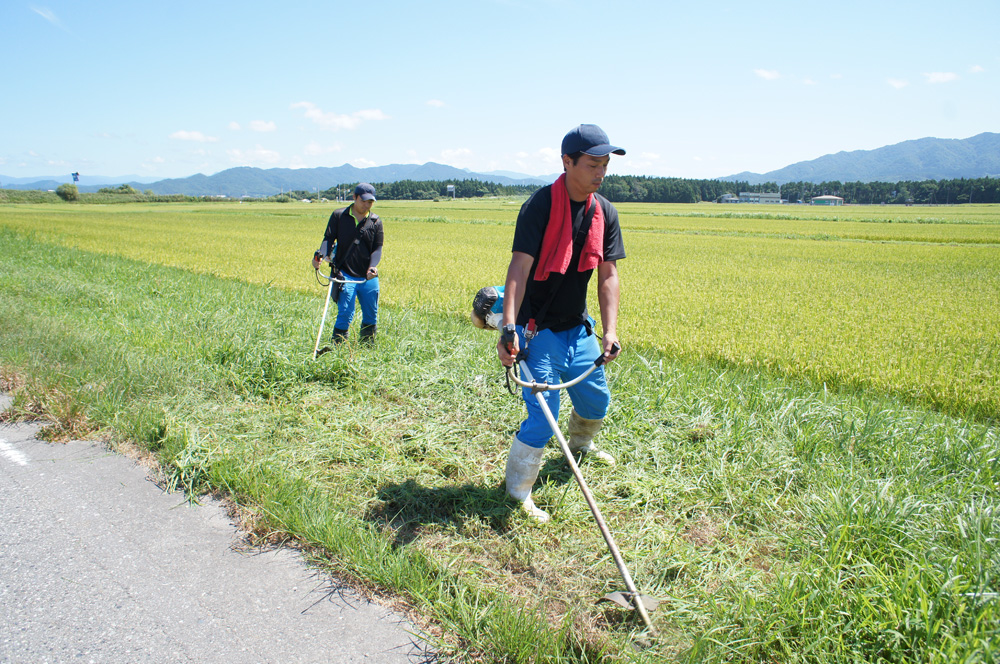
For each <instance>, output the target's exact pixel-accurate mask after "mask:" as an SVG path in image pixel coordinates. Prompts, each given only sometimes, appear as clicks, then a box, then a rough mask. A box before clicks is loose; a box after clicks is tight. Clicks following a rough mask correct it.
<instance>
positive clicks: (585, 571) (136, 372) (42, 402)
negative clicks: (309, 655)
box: [0, 224, 1000, 662]
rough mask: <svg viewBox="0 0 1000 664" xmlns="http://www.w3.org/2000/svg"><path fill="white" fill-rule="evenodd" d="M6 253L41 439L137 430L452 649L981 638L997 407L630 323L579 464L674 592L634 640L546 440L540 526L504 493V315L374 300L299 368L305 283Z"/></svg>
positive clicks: (23, 379) (30, 409)
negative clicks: (418, 617) (490, 327)
mask: <svg viewBox="0 0 1000 664" xmlns="http://www.w3.org/2000/svg"><path fill="white" fill-rule="evenodd" d="M439 226H445V225H440V224H439ZM53 256H59V260H58V261H57V263H58V265H57V266H55V267H54V265H53V260H52V259H53ZM0 270H2V273H3V275H4V276H3V279H0V376H2V378H3V380H4V382H5V384H6V385H7V387H8V389H12V390H13V392H14V395H15V407H14V410H15V412H21V413H23V414H25V415H27V416H35V415H36V414H40V415H43V416H45V417H47V418H49V419H50V420H51V421H52V422H53V426H52V427H50V431H51V434H50V435H51V436H52V437H53V438H59V437H61V436H68V435H81V434H84V433H86V432H88V431H90V432H97V433H103V434H104V435H105V436H109V437H111V438H112V439H114V440H117V441H126V440H128V441H134V442H137V443H139V444H141V445H144V446H145V447H147V448H148V449H149V450H151V451H152V452H154V453H155V454H156V455H157V456H158V457H159V458H160V460H161V462H162V464H163V465H164V468H165V469H166V472H167V473H168V477H169V479H170V482H171V483H172V484H173V485H174V486H175V487H177V488H183V489H184V490H186V491H189V492H192V494H193V495H196V494H197V493H198V492H201V491H206V490H218V491H222V492H225V493H226V494H227V495H229V496H231V497H232V498H233V500H234V501H236V502H237V503H239V504H240V505H241V506H242V509H243V510H244V512H245V514H246V515H247V518H248V520H249V522H250V523H252V524H253V525H254V528H255V530H256V532H257V534H258V535H259V536H261V537H267V538H272V539H281V538H283V537H294V538H297V539H298V540H300V541H302V542H303V543H305V544H306V545H309V546H311V547H313V551H314V552H315V553H316V555H317V556H318V557H319V559H321V560H322V561H324V564H326V565H329V566H330V567H331V568H332V569H333V570H335V571H337V572H339V573H341V574H347V575H349V576H352V577H354V578H356V579H358V580H359V582H362V583H367V584H369V585H370V586H372V587H375V588H378V589H381V590H382V591H384V592H389V593H392V594H393V595H395V596H397V597H399V598H400V599H401V600H402V601H405V602H407V603H409V604H410V605H411V606H412V607H414V608H415V609H416V610H417V611H419V612H420V613H422V614H423V615H425V616H426V617H427V620H428V621H430V624H432V625H436V626H437V627H438V628H440V629H442V630H443V632H442V634H443V636H442V637H441V641H440V646H441V647H442V648H443V649H445V650H450V651H454V652H458V653H462V654H464V656H466V657H467V658H469V659H473V660H476V659H478V660H480V661H496V662H501V661H503V662H612V661H622V660H628V661H639V662H654V661H675V660H688V661H707V662H715V661H719V662H721V661H748V662H749V661H807V662H848V661H869V660H871V661H876V660H885V661H899V662H924V661H941V662H944V661H970V662H971V661H992V658H995V657H996V648H997V645H996V644H997V637H998V633H997V630H998V626H1000V620H998V618H1000V616H998V613H997V607H998V599H997V592H998V585H1000V583H998V578H997V576H998V574H1000V564H998V561H1000V548H998V545H997V536H996V533H997V532H1000V529H998V526H1000V524H998V523H997V510H998V503H1000V501H998V497H1000V466H998V459H1000V432H998V430H997V428H996V426H995V425H993V424H991V423H989V422H982V421H976V420H971V419H963V418H954V417H949V416H946V415H943V414H940V413H938V412H935V411H933V410H928V409H925V408H922V407H919V406H915V405H912V404H908V403H907V402H904V401H899V400H896V399H894V398H892V397H886V396H880V395H878V394H876V393H872V392H866V391H860V390H855V389H853V388H846V389H823V387H822V386H821V385H815V384H813V383H811V382H809V381H803V380H795V379H788V378H786V377H783V376H782V375H781V374H780V373H777V372H771V371H768V370H766V369H762V368H752V367H734V366H733V365H732V364H730V363H727V362H723V361H720V360H719V359H717V358H704V359H684V358H681V359H678V358H676V357H670V356H667V355H665V354H664V353H662V352H661V351H660V350H659V349H657V348H655V347H653V346H648V345H647V346H642V345H628V344H627V345H626V353H625V355H624V356H623V357H622V358H621V360H619V361H617V362H615V363H614V364H612V365H611V367H610V368H609V372H610V382H611V385H612V391H613V393H614V399H613V402H612V410H611V412H610V414H609V417H608V425H607V427H606V429H605V432H604V433H602V440H603V443H604V446H605V447H606V448H607V449H609V451H611V452H612V453H614V454H615V455H616V456H617V457H618V459H619V465H618V466H617V467H616V468H615V469H612V470H607V469H602V468H601V467H599V466H596V465H591V464H587V463H584V472H585V473H586V475H587V481H588V484H590V486H591V489H592V490H593V491H594V493H595V495H596V496H597V497H598V501H599V503H600V505H601V509H602V511H603V513H604V515H605V517H606V518H607V520H608V522H609V525H610V527H611V529H612V531H613V532H614V533H615V534H616V537H617V539H618V542H619V545H620V546H621V548H622V551H623V555H624V556H625V560H626V563H627V564H628V566H629V569H630V571H631V572H632V575H633V576H634V577H635V579H636V581H637V583H638V585H639V586H640V588H641V589H642V591H643V592H644V593H647V594H651V595H655V596H659V597H661V598H662V599H664V602H663V604H662V605H661V607H660V608H659V609H658V610H657V611H656V612H654V613H653V614H652V617H653V619H654V621H655V623H656V626H657V628H658V631H659V632H660V633H661V635H662V636H661V638H660V639H659V640H658V641H657V642H656V643H655V644H654V646H653V647H652V648H650V649H647V650H641V651H637V650H635V649H634V648H633V647H632V645H631V643H632V639H633V638H634V637H635V636H636V635H637V634H639V632H640V631H641V623H639V622H638V620H637V618H636V617H635V616H634V615H632V614H631V613H629V612H626V611H622V610H621V609H618V608H616V607H613V606H609V605H606V604H602V605H596V604H594V600H595V599H596V598H597V597H600V596H601V595H603V594H605V593H607V592H609V591H612V590H620V589H621V588H622V582H621V580H620V579H619V578H618V574H617V570H616V569H615V566H614V564H613V562H612V561H611V559H610V556H609V555H608V554H607V551H606V549H605V546H604V543H603V540H602V539H601V536H600V534H599V532H598V530H597V528H596V527H595V526H594V524H593V522H592V519H591V517H590V514H589V511H588V510H587V507H586V505H585V503H584V501H583V499H582V497H581V496H580V495H579V491H578V490H577V489H576V487H575V485H574V484H573V480H572V477H571V475H570V474H569V472H568V469H567V467H566V466H565V463H564V462H562V461H561V460H560V459H559V458H558V455H557V452H556V451H555V450H550V451H549V454H548V456H547V459H546V463H545V466H544V467H543V471H542V474H541V481H540V483H539V485H537V486H536V491H535V498H536V501H537V502H538V503H539V505H540V506H542V507H543V508H545V509H547V510H549V511H550V512H551V513H552V515H553V520H552V522H551V523H550V524H548V525H546V526H538V525H535V524H533V523H531V522H530V521H528V520H526V519H525V518H524V517H523V516H522V515H521V513H520V512H519V511H518V510H517V508H516V505H515V504H513V503H512V502H510V501H509V500H508V499H506V498H505V495H504V491H503V488H502V482H503V465H504V461H505V457H506V449H507V446H508V444H509V440H510V434H511V432H512V431H513V430H514V429H515V428H516V427H517V425H518V423H519V422H520V419H521V418H522V409H523V406H522V405H521V403H520V401H519V400H518V399H515V398H513V397H510V396H509V395H507V394H506V393H505V391H504V390H503V387H502V374H501V373H500V371H499V368H498V365H497V363H496V359H495V354H494V351H493V343H494V338H493V336H492V335H489V334H486V333H483V332H481V331H479V330H476V329H474V328H472V327H471V326H470V325H468V323H467V322H466V320H465V318H464V316H463V317H461V318H459V317H457V316H448V315H444V316H442V315H440V314H439V313H436V312H435V311H432V310H419V309H414V308H402V307H397V306H392V305H389V306H386V307H385V309H384V310H383V312H382V317H383V318H382V321H380V338H379V341H378V343H377V344H376V345H375V346H374V347H370V348H369V347H364V346H359V345H357V344H356V343H355V342H354V341H352V342H350V343H349V344H347V345H346V346H343V347H339V348H338V349H337V351H336V352H335V353H331V354H328V355H325V356H323V358H321V360H320V361H318V362H314V361H312V360H311V349H312V344H313V341H314V339H315V332H316V326H317V325H318V322H319V315H320V311H321V306H322V301H321V298H320V289H319V288H318V287H317V288H316V289H315V291H313V293H312V294H311V295H306V294H302V293H296V292H291V291H288V290H283V289H279V288H276V287H274V286H267V285H260V284H258V285H253V284H250V283H247V282H246V281H241V280H235V279H230V278H219V277H215V276H211V275H204V274H195V273H192V272H190V271H186V270H179V269H175V268H167V267H162V266H157V265H151V264H149V263H146V262H138V261H132V260H126V259H121V258H115V257H108V256H102V255H99V254H95V253H90V252H87V251H81V250H75V251H71V252H65V251H62V250H60V249H59V248H58V247H57V246H55V245H51V244H47V243H44V242H39V241H37V240H31V239H27V238H25V237H24V236H23V235H20V234H15V233H12V232H9V231H0ZM253 276H255V277H259V276H260V275H259V274H257V275H253ZM303 276H304V277H308V273H306V274H305V275H303ZM396 283H399V282H396ZM400 286H402V284H400ZM423 287H426V286H423ZM471 294H472V293H471V292H470V293H469V298H470V299H471Z"/></svg>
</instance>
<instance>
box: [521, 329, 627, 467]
mask: <svg viewBox="0 0 1000 664" xmlns="http://www.w3.org/2000/svg"><path fill="white" fill-rule="evenodd" d="M517 336H518V341H519V342H520V347H521V348H524V328H522V327H520V326H518V328H517ZM601 352H602V349H601V346H600V344H599V343H598V340H597V337H596V336H595V335H592V334H588V333H587V328H586V327H584V326H583V325H577V326H576V327H574V328H572V329H569V330H565V331H563V332H552V331H551V330H542V331H541V332H539V333H538V334H537V335H536V336H535V338H534V339H532V340H531V342H530V343H529V344H528V359H527V360H525V362H526V363H527V365H528V370H529V371H531V376H532V377H533V378H534V379H535V381H536V382H539V383H550V384H554V383H563V382H566V381H568V380H572V379H574V378H576V377H577V376H579V375H580V374H582V373H583V372H584V371H586V370H587V369H589V368H590V367H591V366H592V365H593V364H594V361H595V360H596V359H597V358H598V357H599V356H600V355H601ZM566 391H567V393H569V398H570V401H572V403H573V408H574V409H575V410H576V412H577V413H579V414H580V417H584V418H586V419H588V420H600V419H603V418H604V416H605V415H606V414H607V412H608V404H610V403H611V391H610V390H608V381H607V379H606V378H605V376H604V367H603V366H602V367H598V368H597V369H595V370H594V372H593V373H592V374H590V375H589V376H587V378H586V379H585V380H583V381H581V382H579V383H577V384H576V385H574V386H573V387H570V388H567V389H566ZM560 392H561V390H560V391H554V390H548V391H546V392H542V393H541V394H542V395H543V396H544V397H545V403H546V405H548V407H549V410H550V411H552V416H553V417H554V418H556V419H557V420H558V418H559V393H560ZM521 395H522V396H523V397H524V405H525V406H526V407H527V409H528V419H526V420H524V422H522V423H521V429H520V430H519V431H518V433H517V437H518V439H519V440H520V441H521V442H522V443H524V444H525V445H528V446H530V447H545V444H546V443H547V442H549V439H550V438H551V437H552V436H553V435H554V434H553V433H552V427H550V426H549V421H548V420H547V419H545V413H543V412H542V407H541V405H540V404H539V403H538V397H537V396H535V395H534V394H533V393H532V392H531V390H530V389H528V388H521Z"/></svg>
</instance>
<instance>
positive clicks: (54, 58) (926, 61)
mask: <svg viewBox="0 0 1000 664" xmlns="http://www.w3.org/2000/svg"><path fill="white" fill-rule="evenodd" d="M998 25H1000V2H998V1H997V0H952V2H948V3H942V2H924V1H923V0H911V1H910V2H895V1H884V2H883V1H878V0H876V1H874V2H872V1H869V2H855V1H853V0H846V1H844V2H840V3H812V2H803V1H802V0H796V1H795V2H780V1H776V2H767V1H764V2H756V3H754V2H714V3H707V2H706V3H700V2H698V3H695V2H685V3H678V2H671V1H669V0H659V1H650V2H633V1H629V0H619V1H617V2H591V1H589V0H577V1H573V2H570V1H569V0H534V1H529V0H482V1H477V0H463V1H461V2H433V1H432V2H420V3H417V2H396V1H394V0H383V1H378V0H376V1H374V2H358V3H344V2H339V1H330V0H327V1H324V2H296V1H294V0H292V1H290V2H286V3H274V2H257V1H255V0H245V1H244V2H212V1H211V0H209V1H203V2H189V1H188V0H174V1H172V2H142V1H141V0H140V1H138V2H137V1H135V0H133V1H131V2H119V1H117V0H107V1H101V0H92V1H91V2H79V1H78V0H76V1H73V2H70V1H68V0H67V1H62V0H58V1H57V0H35V1H32V2H23V1H22V0H6V1H5V2H3V3H2V6H0V61H2V62H3V66H4V70H5V77H4V85H3V89H2V92H0V126H2V127H3V130H2V140H0V174H3V175H5V176H7V177H18V178H19V177H31V176H36V175H60V174H67V173H70V172H72V171H79V172H81V173H82V174H86V175H107V176H119V175H138V176H142V177H151V178H163V177H186V176H188V175H193V174H195V173H199V172H200V173H205V174H212V173H217V172H219V171H222V170H225V169H227V168H232V167H234V166H255V167H259V168H276V167H282V168H302V167H315V166H339V165H341V164H345V163H350V164H353V165H355V166H359V167H364V166H374V165H384V164H390V163H424V162H427V161H435V162H439V163H445V164H450V165H452V166H457V167H460V168H469V169H471V170H474V171H481V172H485V171H493V170H507V171H516V172H520V173H527V174H531V175H541V174H548V173H554V172H558V171H560V170H561V167H560V163H559V154H558V153H559V144H560V141H561V139H562V136H563V135H564V134H565V133H566V132H567V131H568V130H569V129H571V128H572V127H574V126H575V125H577V124H580V123H596V124H599V125H601V127H603V128H604V129H605V131H607V133H608V134H609V136H610V138H611V141H612V142H613V143H615V144H616V145H620V146H622V147H624V148H625V149H626V150H627V151H628V154H627V155H626V156H624V157H614V158H613V159H612V163H611V172H613V173H620V174H639V175H655V176H672V177H690V178H712V177H719V176H725V175H730V174H733V173H737V172H740V171H745V170H747V171H754V172H766V171H769V170H773V169H777V168H781V167H783V166H786V165H788V164H791V163H794V162H797V161H804V160H809V159H814V158H816V157H820V156H822V155H824V154H829V153H833V152H839V151H841V150H848V151H850V150H868V149H874V148H878V147H881V146H883V145H889V144H893V143H898V142H900V141H905V140H910V139H916V138H923V137H927V136H934V137H939V138H967V137H969V136H973V135H975V134H978V133H981V132H984V131H989V132H998V131H1000V110H998V109H1000V76H998V74H1000V37H998V36H997V26H998Z"/></svg>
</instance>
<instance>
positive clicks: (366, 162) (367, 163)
mask: <svg viewBox="0 0 1000 664" xmlns="http://www.w3.org/2000/svg"><path fill="white" fill-rule="evenodd" d="M350 164H351V166H353V167H355V168H371V167H372V166H378V164H376V163H375V162H374V161H371V160H370V159H355V160H354V161H352V162H350Z"/></svg>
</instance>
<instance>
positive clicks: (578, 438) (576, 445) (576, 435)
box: [566, 408, 615, 466]
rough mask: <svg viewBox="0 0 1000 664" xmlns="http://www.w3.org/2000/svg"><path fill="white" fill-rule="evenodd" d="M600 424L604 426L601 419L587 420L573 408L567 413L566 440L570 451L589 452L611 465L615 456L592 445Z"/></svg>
mask: <svg viewBox="0 0 1000 664" xmlns="http://www.w3.org/2000/svg"><path fill="white" fill-rule="evenodd" d="M602 426H604V420H603V419H600V420H588V419H587V418H585V417H580V415H579V413H577V412H576V409H575V408H574V409H573V412H572V413H570V415H569V426H568V427H567V431H568V433H569V440H568V441H566V442H567V443H568V444H569V450H570V452H581V453H583V454H589V455H591V456H592V457H594V458H595V459H600V460H601V461H603V462H604V463H606V464H608V465H609V466H613V465H615V458H614V457H613V456H611V455H610V454H608V453H607V452H605V451H603V450H599V449H597V446H596V445H594V436H596V435H597V432H598V431H600V430H601V427H602Z"/></svg>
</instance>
